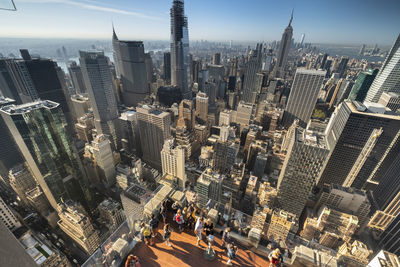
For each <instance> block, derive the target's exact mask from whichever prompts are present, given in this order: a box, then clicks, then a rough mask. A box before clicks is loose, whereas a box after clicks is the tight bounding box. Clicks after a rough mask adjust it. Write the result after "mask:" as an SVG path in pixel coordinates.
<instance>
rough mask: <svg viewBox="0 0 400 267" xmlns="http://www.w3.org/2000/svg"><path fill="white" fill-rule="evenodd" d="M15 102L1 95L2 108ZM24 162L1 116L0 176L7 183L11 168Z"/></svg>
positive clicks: (0, 103)
mask: <svg viewBox="0 0 400 267" xmlns="http://www.w3.org/2000/svg"><path fill="white" fill-rule="evenodd" d="M14 103H15V101H14V100H12V99H10V98H5V97H1V96H0V108H1V107H3V106H7V105H11V104H14ZM10 155H12V156H10ZM22 162H23V160H22V156H21V154H20V153H19V150H18V147H17V145H16V144H15V141H14V139H13V137H12V135H11V133H10V131H9V130H8V128H7V125H6V123H5V122H4V120H3V118H2V117H1V116H0V176H1V177H2V179H3V181H4V182H5V183H6V184H7V185H8V172H9V170H10V169H11V168H12V167H14V166H16V165H17V164H20V163H22Z"/></svg>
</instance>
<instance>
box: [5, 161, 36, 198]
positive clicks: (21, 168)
mask: <svg viewBox="0 0 400 267" xmlns="http://www.w3.org/2000/svg"><path fill="white" fill-rule="evenodd" d="M9 180H10V186H11V188H12V189H13V190H14V191H15V193H17V195H18V197H19V198H20V199H21V200H22V202H23V203H24V204H25V205H29V201H28V199H27V198H26V195H25V193H26V192H28V191H29V190H31V189H33V188H35V187H36V181H35V179H34V178H33V176H32V174H31V173H30V171H29V170H28V168H27V167H26V166H25V165H24V164H19V165H17V166H15V167H13V168H12V169H11V170H10V173H9Z"/></svg>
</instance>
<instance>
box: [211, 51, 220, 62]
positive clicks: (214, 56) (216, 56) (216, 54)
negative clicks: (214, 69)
mask: <svg viewBox="0 0 400 267" xmlns="http://www.w3.org/2000/svg"><path fill="white" fill-rule="evenodd" d="M212 64H214V65H221V53H214V55H213V57H212Z"/></svg>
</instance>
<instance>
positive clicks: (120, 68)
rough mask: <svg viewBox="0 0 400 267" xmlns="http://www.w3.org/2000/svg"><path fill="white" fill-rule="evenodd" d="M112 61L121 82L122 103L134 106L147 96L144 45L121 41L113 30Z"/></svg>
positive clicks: (140, 42) (138, 42)
mask: <svg viewBox="0 0 400 267" xmlns="http://www.w3.org/2000/svg"><path fill="white" fill-rule="evenodd" d="M112 43H113V49H114V61H115V66H116V71H117V76H118V77H120V79H121V82H122V102H123V103H124V105H125V106H136V105H137V104H138V103H139V102H140V101H142V100H143V99H144V98H145V97H146V96H148V95H149V86H148V83H147V70H146V63H145V53H144V45H143V42H142V41H121V40H119V39H118V37H117V35H116V33H115V31H114V29H113V38H112Z"/></svg>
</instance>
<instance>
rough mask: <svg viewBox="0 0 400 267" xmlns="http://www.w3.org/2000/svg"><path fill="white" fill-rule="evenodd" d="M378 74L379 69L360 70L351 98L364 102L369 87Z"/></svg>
mask: <svg viewBox="0 0 400 267" xmlns="http://www.w3.org/2000/svg"><path fill="white" fill-rule="evenodd" d="M376 74H378V69H375V70H368V71H362V72H360V74H358V76H357V80H356V82H355V83H354V85H353V88H352V89H351V92H350V95H349V99H350V100H356V101H359V102H364V100H365V97H366V96H367V93H368V90H369V87H370V86H371V84H372V82H373V81H374V79H375V76H376Z"/></svg>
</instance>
